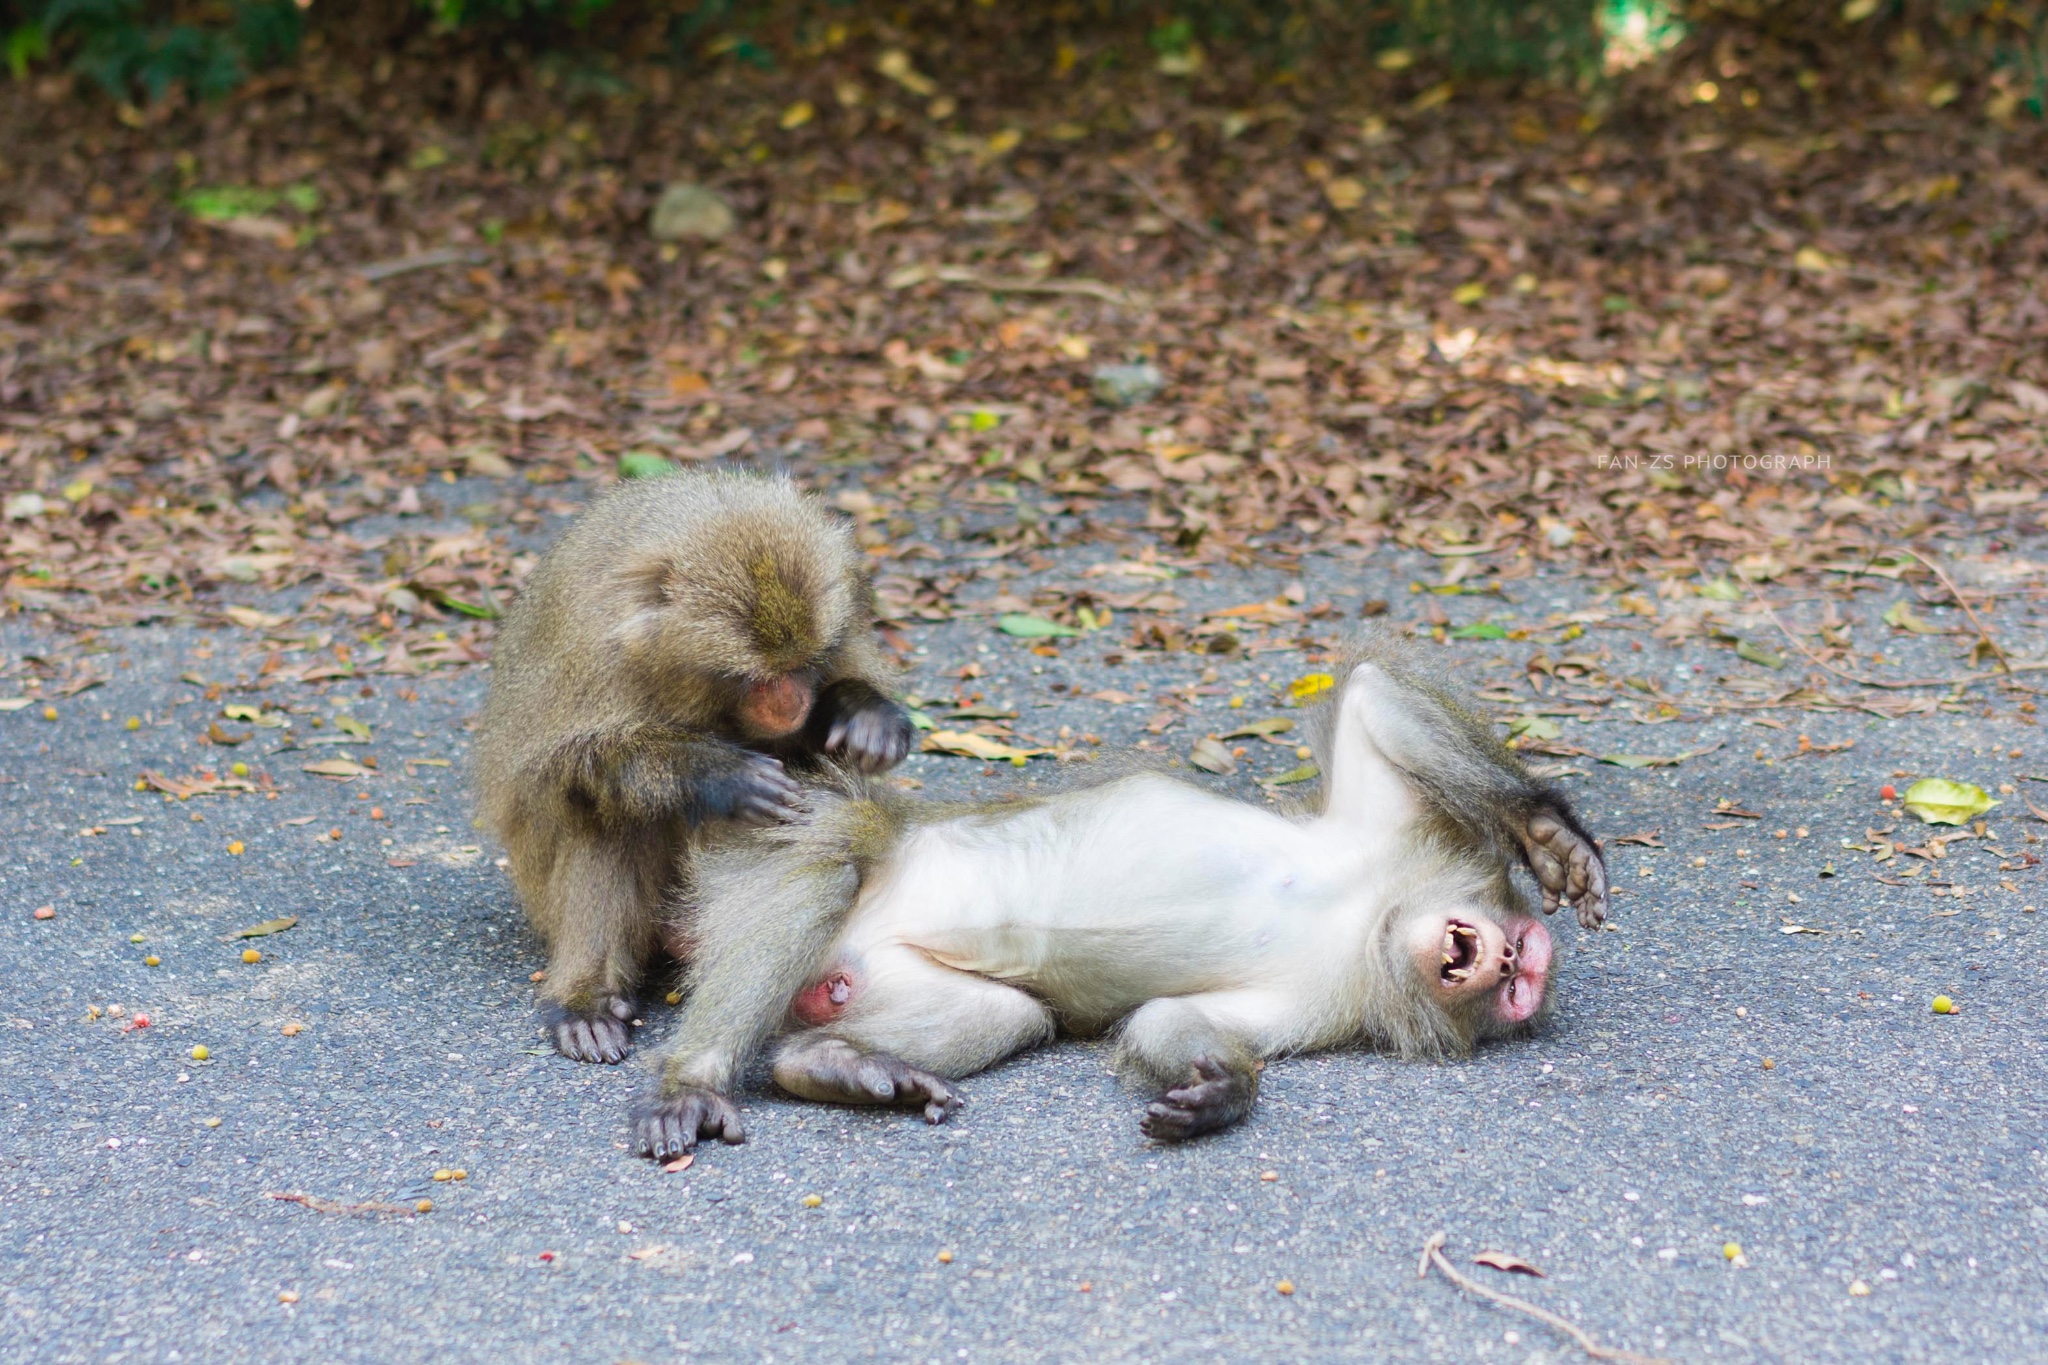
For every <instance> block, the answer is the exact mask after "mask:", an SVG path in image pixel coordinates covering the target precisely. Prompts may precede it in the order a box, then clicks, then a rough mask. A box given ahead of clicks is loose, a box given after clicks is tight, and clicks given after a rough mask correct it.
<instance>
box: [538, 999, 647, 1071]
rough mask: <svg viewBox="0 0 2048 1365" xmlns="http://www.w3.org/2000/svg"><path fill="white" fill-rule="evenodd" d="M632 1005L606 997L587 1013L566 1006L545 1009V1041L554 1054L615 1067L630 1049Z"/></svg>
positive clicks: (575, 1060)
mask: <svg viewBox="0 0 2048 1365" xmlns="http://www.w3.org/2000/svg"><path fill="white" fill-rule="evenodd" d="M632 1018H633V1002H632V1001H630V1000H625V999H622V998H620V997H618V996H608V997H606V998H605V999H603V1000H600V1001H598V1002H597V1004H596V1005H594V1006H592V1007H591V1008H590V1009H588V1010H572V1009H570V1008H569V1007H568V1006H567V1005H549V1006H547V1007H546V1008H545V1027H546V1029H547V1031H548V1040H549V1041H550V1042H552V1043H553V1044H554V1045H555V1051H557V1052H559V1053H561V1054H562V1055H563V1056H564V1057H567V1058H568V1059H569V1060H570V1061H572V1062H602V1063H604V1064H605V1065H606V1066H616V1065H618V1064H619V1063H620V1062H623V1061H625V1060H626V1054H627V1053H629V1052H631V1051H632V1050H633V1043H632V1037H633V1032H632V1025H631V1020H632Z"/></svg>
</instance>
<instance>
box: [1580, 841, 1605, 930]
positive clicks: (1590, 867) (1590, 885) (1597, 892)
mask: <svg viewBox="0 0 2048 1365" xmlns="http://www.w3.org/2000/svg"><path fill="white" fill-rule="evenodd" d="M1578 910H1579V926H1580V927H1581V928H1584V929H1598V928H1599V927H1600V925H1601V923H1602V922H1603V921H1605V920H1606V918H1607V869H1606V867H1605V866H1603V865H1602V864H1601V862H1600V859H1599V858H1598V857H1597V856H1595V855H1594V854H1592V853H1591V852H1590V851H1589V852H1588V854H1587V857H1586V895H1585V898H1584V899H1583V900H1581V901H1579V902H1578Z"/></svg>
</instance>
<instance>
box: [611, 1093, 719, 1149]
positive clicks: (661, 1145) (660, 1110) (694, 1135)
mask: <svg viewBox="0 0 2048 1365" xmlns="http://www.w3.org/2000/svg"><path fill="white" fill-rule="evenodd" d="M631 1122H632V1126H633V1149H634V1150H635V1151H636V1152H638V1153H639V1154H640V1155H641V1156H644V1157H651V1158H652V1159H654V1160H656V1161H672V1160H674V1159H675V1158H676V1157H679V1156H681V1155H683V1154H684V1153H685V1152H691V1151H695V1150H696V1148H697V1140H698V1139H699V1138H712V1137H715V1138H717V1139H719V1140H720V1141H722V1142H724V1143H726V1144H728V1145H735V1144H738V1143H741V1142H745V1141H746V1140H747V1135H746V1133H745V1132H744V1131H743V1130H742V1129H741V1127H740V1114H739V1110H737V1109H735V1108H733V1104H732V1101H731V1100H729V1099H727V1098H726V1097H725V1096H723V1095H721V1094H719V1093H718V1092H717V1091H715V1090H704V1089H700V1088H698V1087H695V1086H691V1087H688V1088H686V1089H683V1090H680V1091H678V1092H676V1093H675V1094H673V1095H670V1096H667V1097H661V1096H652V1097H649V1098H647V1099H643V1100H641V1101H640V1102H639V1103H638V1104H636V1105H634V1106H633V1116H632V1120H631Z"/></svg>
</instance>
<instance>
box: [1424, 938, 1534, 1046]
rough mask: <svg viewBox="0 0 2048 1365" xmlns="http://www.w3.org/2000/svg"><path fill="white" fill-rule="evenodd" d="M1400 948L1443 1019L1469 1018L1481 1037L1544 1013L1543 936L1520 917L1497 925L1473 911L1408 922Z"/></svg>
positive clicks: (1513, 1026)
mask: <svg viewBox="0 0 2048 1365" xmlns="http://www.w3.org/2000/svg"><path fill="white" fill-rule="evenodd" d="M1401 947H1402V948H1404V949H1405V950H1406V951H1407V954H1408V958H1409V961H1410V963H1411V964H1412V966H1413V970H1414V972H1415V975H1416V978H1417V980H1418V981H1419V982H1420V984H1421V986H1422V989H1423V992H1424V993H1425V994H1426V995H1427V996H1428V997H1429V998H1430V999H1432V1000H1434V1001H1436V1002H1437V1003H1438V1004H1439V1005H1440V1006H1442V1007H1443V1009H1444V1010H1445V1011H1446V1012H1447V1013H1451V1014H1457V1015H1463V1016H1465V1017H1467V1018H1471V1019H1473V1020H1474V1023H1475V1025H1476V1028H1475V1032H1476V1033H1477V1034H1478V1035H1479V1036H1481V1037H1487V1036H1496V1035H1499V1034H1503V1033H1510V1032H1514V1031H1515V1030H1516V1029H1517V1028H1518V1027H1519V1026H1521V1025H1524V1024H1527V1023H1528V1022H1529V1021H1530V1020H1532V1019H1534V1018H1535V1017H1536V1016H1537V1015H1538V1014H1539V1013H1541V1012H1542V1009H1543V998H1544V993H1545V992H1546V990H1547V989H1548V988H1549V984H1550V955H1551V942H1550V931H1549V930H1548V929H1546V928H1544V927H1543V922H1542V921H1541V920H1538V919H1534V918H1532V917H1530V916H1529V915H1526V914H1515V915H1510V916H1508V917H1507V918H1505V919H1497V918H1495V917H1494V916H1493V915H1491V914H1488V913H1486V912H1484V911H1481V910H1478V909H1476V908H1475V909H1463V908H1459V909H1453V910H1450V911H1443V912H1437V913H1432V914H1421V915H1416V916H1414V917H1413V918H1411V919H1410V920H1409V922H1408V924H1407V925H1406V927H1405V932H1404V934H1403V937H1402V941H1401Z"/></svg>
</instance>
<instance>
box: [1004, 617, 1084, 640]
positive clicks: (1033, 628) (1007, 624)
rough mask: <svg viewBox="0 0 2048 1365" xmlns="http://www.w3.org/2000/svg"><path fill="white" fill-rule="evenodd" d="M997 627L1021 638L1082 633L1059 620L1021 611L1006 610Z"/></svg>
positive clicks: (1028, 638) (1043, 637)
mask: <svg viewBox="0 0 2048 1365" xmlns="http://www.w3.org/2000/svg"><path fill="white" fill-rule="evenodd" d="M996 629H997V630H999V631H1001V632H1002V633H1003V634H1005V635H1014V636H1016V637H1017V638H1018V639H1020V640H1044V639H1048V638H1051V637H1054V636H1070V635H1079V634H1080V633H1081V632H1080V631H1078V630H1076V629H1074V628H1073V627H1072V626H1063V625H1061V624H1060V623H1059V622H1057V621H1048V620H1046V619H1045V618H1044V617H1043V616H1029V615H1026V614H1025V613H1023V612H1021V611H1011V612H1005V613H1003V614H1002V615H1001V616H998V617H997V618H996Z"/></svg>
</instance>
